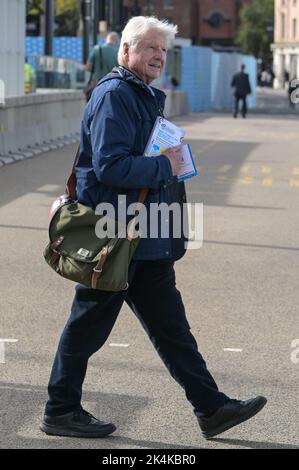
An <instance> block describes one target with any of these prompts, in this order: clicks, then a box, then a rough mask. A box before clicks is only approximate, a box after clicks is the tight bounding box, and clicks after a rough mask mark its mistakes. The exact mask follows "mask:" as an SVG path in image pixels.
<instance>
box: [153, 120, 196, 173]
mask: <svg viewBox="0 0 299 470" xmlns="http://www.w3.org/2000/svg"><path fill="white" fill-rule="evenodd" d="M185 135H186V132H185V131H184V130H183V129H181V128H180V127H177V126H175V125H174V124H172V123H171V122H170V121H167V119H165V118H163V117H161V116H159V117H157V119H156V122H155V125H154V128H153V131H152V133H151V136H150V138H149V141H148V143H147V146H146V148H145V151H144V155H145V156H146V157H157V156H158V155H161V154H163V152H165V150H167V149H169V148H171V147H176V146H177V145H180V144H182V142H183V140H184V137H185ZM197 175H198V172H197V170H196V167H195V164H194V160H193V156H192V151H191V148H190V145H188V144H185V145H183V149H182V162H181V168H180V172H179V174H178V176H177V179H178V181H179V182H180V181H184V180H186V179H189V178H193V177H194V176H197Z"/></svg>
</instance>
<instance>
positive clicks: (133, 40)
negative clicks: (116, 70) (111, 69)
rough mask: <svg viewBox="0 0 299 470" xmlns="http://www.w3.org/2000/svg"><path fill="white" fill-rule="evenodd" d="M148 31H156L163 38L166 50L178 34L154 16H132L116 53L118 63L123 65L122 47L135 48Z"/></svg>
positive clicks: (165, 21) (175, 29)
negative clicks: (125, 45)
mask: <svg viewBox="0 0 299 470" xmlns="http://www.w3.org/2000/svg"><path fill="white" fill-rule="evenodd" d="M149 31H156V32H157V33H158V34H160V35H161V36H164V38H165V39H166V42H167V48H169V47H170V45H171V43H172V41H173V40H174V38H175V35H176V34H177V33H178V27H177V26H176V25H174V24H172V23H169V22H168V21H167V20H158V18H156V17H154V16H134V17H133V18H131V19H130V20H129V21H128V23H127V24H126V26H125V28H124V30H123V32H122V37H121V42H120V47H119V51H118V62H119V64H121V65H122V64H123V45H124V43H127V44H128V45H129V46H130V47H132V46H133V47H134V46H136V45H137V44H138V43H139V42H140V41H142V39H143V38H144V36H145V35H146V34H147V33H148V32H149Z"/></svg>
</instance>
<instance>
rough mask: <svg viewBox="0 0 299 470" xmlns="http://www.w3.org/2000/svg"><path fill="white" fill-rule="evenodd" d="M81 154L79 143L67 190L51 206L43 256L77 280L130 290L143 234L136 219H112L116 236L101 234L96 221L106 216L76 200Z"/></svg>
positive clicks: (140, 199)
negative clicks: (130, 274)
mask: <svg viewBox="0 0 299 470" xmlns="http://www.w3.org/2000/svg"><path fill="white" fill-rule="evenodd" d="M79 154H80V147H79V148H78V150H77V154H76V158H75V162H74V164H73V168H72V173H71V175H70V177H69V179H68V182H67V186H66V191H65V194H64V195H63V196H60V197H59V198H58V199H56V201H54V203H53V205H52V207H51V211H50V217H51V218H50V224H49V239H50V241H49V243H48V245H47V246H46V248H45V250H44V258H45V260H46V262H47V263H48V265H49V266H50V267H51V268H52V269H54V271H56V273H57V274H59V275H60V276H62V277H64V278H66V279H69V280H71V281H74V282H76V283H79V284H83V285H85V286H87V287H90V288H92V289H99V290H104V291H111V292H119V291H123V290H127V289H128V287H129V284H128V270H129V264H130V261H131V259H132V256H133V254H134V252H135V250H136V248H137V246H138V243H139V242H140V236H138V237H136V236H135V235H134V230H135V226H134V219H133V220H132V221H131V222H130V223H129V224H128V227H127V226H126V224H123V223H121V222H120V221H117V220H115V221H114V220H113V223H115V224H116V225H115V227H116V229H115V233H116V236H115V237H113V238H109V237H108V235H107V236H103V238H98V236H97V234H96V224H97V223H98V222H99V221H101V219H102V218H103V217H104V216H103V215H97V214H96V213H95V211H94V210H92V209H91V208H89V207H87V206H85V205H83V204H81V203H79V202H78V201H77V195H76V182H77V180H76V171H75V168H76V164H77V161H78V159H79ZM148 191H149V190H148V189H142V190H140V193H139V197H138V201H137V202H138V203H139V204H143V203H144V201H145V199H146V197H147V195H148ZM105 220H107V217H106V216H105ZM110 220H111V219H110ZM102 222H104V221H103V220H102ZM100 223H101V222H100ZM130 227H131V228H130ZM132 227H134V229H132Z"/></svg>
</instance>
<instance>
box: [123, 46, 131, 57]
mask: <svg viewBox="0 0 299 470" xmlns="http://www.w3.org/2000/svg"><path fill="white" fill-rule="evenodd" d="M129 49H130V46H129V44H128V43H127V42H124V44H123V57H124V58H125V60H126V61H127V60H128V59H129Z"/></svg>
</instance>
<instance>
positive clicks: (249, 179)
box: [239, 176, 254, 184]
mask: <svg viewBox="0 0 299 470" xmlns="http://www.w3.org/2000/svg"><path fill="white" fill-rule="evenodd" d="M239 181H240V183H241V184H252V183H253V181H254V179H253V178H252V176H246V177H245V178H242V179H240V180H239Z"/></svg>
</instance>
